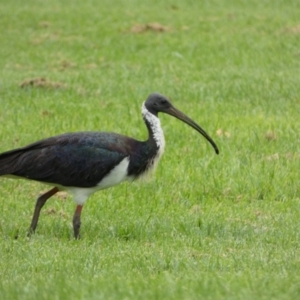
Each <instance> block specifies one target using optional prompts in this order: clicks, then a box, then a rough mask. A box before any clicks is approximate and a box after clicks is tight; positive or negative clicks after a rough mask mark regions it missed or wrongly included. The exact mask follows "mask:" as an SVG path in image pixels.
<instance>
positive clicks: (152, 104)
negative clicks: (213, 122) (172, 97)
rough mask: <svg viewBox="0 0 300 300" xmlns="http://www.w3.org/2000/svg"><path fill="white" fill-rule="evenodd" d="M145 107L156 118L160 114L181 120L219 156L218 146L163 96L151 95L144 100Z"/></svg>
mask: <svg viewBox="0 0 300 300" xmlns="http://www.w3.org/2000/svg"><path fill="white" fill-rule="evenodd" d="M145 106H146V108H147V109H148V111H149V112H151V113H152V114H153V115H155V116H157V115H158V113H159V112H162V113H165V114H168V115H171V116H173V117H175V118H177V119H179V120H181V121H182V122H184V123H186V124H188V125H189V126H191V127H192V128H194V129H195V130H197V131H198V132H199V133H201V134H202V135H203V136H204V137H205V138H206V139H207V140H208V141H209V143H210V144H211V145H212V147H213V148H214V149H215V152H216V154H219V149H218V146H217V145H216V143H215V142H214V141H213V139H212V138H211V137H210V136H209V135H208V134H207V133H206V131H205V130H204V129H203V128H202V127H201V126H199V125H198V124H197V123H196V122H195V121H193V120H192V119H191V118H189V117H188V116H187V115H185V114H184V113H183V112H181V111H180V110H179V109H177V108H176V107H174V106H173V105H172V103H171V102H170V101H169V100H168V99H167V98H166V97H165V96H163V95H160V94H158V93H153V94H151V95H150V96H149V97H148V99H147V100H146V102H145Z"/></svg>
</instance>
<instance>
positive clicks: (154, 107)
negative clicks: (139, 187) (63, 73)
mask: <svg viewBox="0 0 300 300" xmlns="http://www.w3.org/2000/svg"><path fill="white" fill-rule="evenodd" d="M159 113H165V114H168V115H171V116H173V117H175V118H177V119H179V120H181V121H182V122H184V123H186V124H188V125H189V126H191V127H192V128H193V129H195V130H196V131H198V132H199V133H200V134H202V135H203V136H204V137H205V138H206V139H207V140H208V142H209V143H210V144H211V145H212V147H213V148H214V150H215V152H216V154H219V149H218V147H217V145H216V143H215V142H214V141H213V140H212V138H211V137H210V136H209V135H208V134H207V133H206V132H205V131H204V129H202V128H201V127H200V126H199V125H198V124H197V123H196V122H194V121H193V120H192V119H191V118H189V117H188V116H187V115H185V114H184V113H182V112H181V111H180V110H178V109H177V108H175V107H174V106H173V105H172V103H171V102H170V100H169V99H168V98H167V97H165V96H163V95H161V94H159V93H152V94H150V95H149V96H148V97H147V99H146V100H145V101H144V102H143V104H142V117H143V120H144V123H145V124H146V127H147V130H148V139H147V140H146V141H139V140H136V139H133V138H131V137H127V136H125V135H121V134H118V133H113V132H96V131H95V132H93V131H91V132H89V131H87V132H71V133H64V134H60V135H57V136H53V137H49V138H46V139H42V140H39V141H37V142H34V143H32V144H29V145H27V146H25V147H22V148H17V149H13V150H10V151H6V152H3V153H1V154H0V177H10V178H16V179H20V178H21V179H29V180H34V181H38V182H41V183H44V184H47V185H50V186H51V189H50V190H49V191H47V192H46V193H43V194H42V195H40V196H39V197H38V198H37V200H36V204H35V208H34V212H33V216H32V220H31V224H30V227H29V230H28V236H30V235H31V234H32V233H34V232H35V230H36V227H37V224H38V220H39V216H40V212H41V209H42V207H43V206H44V205H45V203H46V202H47V200H48V199H49V198H50V197H52V196H53V195H55V194H56V193H57V192H59V191H67V192H69V193H70V194H72V195H73V200H74V202H75V204H76V209H75V212H74V214H73V220H72V223H73V231H74V238H75V239H79V238H80V227H81V212H82V208H83V205H84V204H85V202H86V200H87V199H88V198H89V196H91V195H92V194H93V193H95V192H97V191H99V190H102V189H106V188H109V187H112V186H114V185H117V184H119V183H121V182H123V181H133V180H136V179H138V178H139V177H141V176H144V175H145V174H147V173H149V172H150V171H151V170H154V169H155V168H156V166H157V164H158V162H159V160H160V158H161V156H162V154H163V152H164V147H165V138H164V133H163V130H162V128H161V123H160V120H159V118H158V114H159Z"/></svg>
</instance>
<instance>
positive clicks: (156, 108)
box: [145, 93, 172, 116]
mask: <svg viewBox="0 0 300 300" xmlns="http://www.w3.org/2000/svg"><path fill="white" fill-rule="evenodd" d="M145 106H146V108H147V110H148V111H149V112H151V113H152V114H154V115H155V116H157V114H158V113H159V112H164V113H167V111H168V109H170V107H171V106H172V104H171V102H170V101H169V100H168V99H167V98H166V97H165V96H163V95H161V94H158V93H153V94H151V95H149V97H148V98H147V100H146V102H145Z"/></svg>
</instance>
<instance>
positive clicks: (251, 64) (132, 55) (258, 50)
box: [0, 0, 300, 300]
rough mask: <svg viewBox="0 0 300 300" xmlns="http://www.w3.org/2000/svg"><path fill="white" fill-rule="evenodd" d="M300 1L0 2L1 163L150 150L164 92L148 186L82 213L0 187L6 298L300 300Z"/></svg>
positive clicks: (27, 186) (68, 202)
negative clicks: (107, 135) (63, 140)
mask: <svg viewBox="0 0 300 300" xmlns="http://www.w3.org/2000/svg"><path fill="white" fill-rule="evenodd" d="M299 11H300V7H299V3H298V1H296V0H285V1H282V0H273V1H271V0H249V1H243V0H240V1H234V0H218V1H217V0H214V1H204V0H203V1H202V0H201V1H191V0H181V1H180V0H172V1H171V0H166V1H150V0H147V1H137V0H127V1H122V0H115V1H109V0H102V1H96V0H87V1H70V0H60V1H59V0H49V1H41V0H28V1H21V0H15V1H8V0H2V1H1V3H0V26H1V29H2V30H1V31H0V45H1V47H0V107H1V109H0V122H1V127H0V152H4V151H7V150H10V149H12V148H17V147H21V146H24V145H26V144H29V143H31V142H34V141H36V140H38V139H42V138H45V137H49V136H53V135H56V134H60V133H64V132H73V131H114V132H119V133H122V134H125V135H128V136H131V137H134V138H137V139H140V140H145V139H146V138H147V131H146V127H145V125H144V124H143V121H142V118H141V104H142V102H143V101H144V100H145V99H146V98H147V96H148V95H149V94H150V93H151V92H155V91H157V92H160V93H162V94H164V95H166V96H167V97H169V98H170V99H171V100H172V103H173V104H174V105H175V106H176V107H177V108H179V109H180V110H182V111H183V112H184V113H185V114H187V115H188V116H190V117H191V118H192V119H193V120H195V121H196V122H197V123H199V124H200V125H201V126H202V127H203V128H204V129H205V130H206V131H207V132H208V133H209V134H210V135H211V136H212V138H213V139H214V140H215V142H216V143H217V145H218V146H219V148H220V154H219V155H215V153H214V151H213V149H212V148H211V146H210V145H209V144H208V143H207V141H205V139H203V137H202V136H200V135H199V134H198V133H197V132H196V131H194V130H192V129H191V128H190V127H188V126H186V125H185V124H183V123H181V122H179V121H178V120H176V119H174V118H171V117H170V116H167V115H160V119H161V122H162V126H163V129H164V132H165V137H166V149H165V154H164V156H163V159H162V161H161V162H160V164H159V166H158V169H157V171H156V173H155V175H153V176H152V177H150V178H149V179H147V180H145V181H141V182H140V181H137V182H133V183H123V184H121V185H119V186H116V187H114V188H111V189H107V190H104V191H101V192H98V193H96V194H94V195H93V196H92V197H91V198H90V199H89V200H88V201H87V203H86V205H85V206H84V208H83V212H82V228H81V235H82V238H81V239H80V240H74V239H73V230H72V215H73V212H74V209H75V204H74V203H73V201H72V198H71V197H70V196H67V195H66V194H64V193H61V194H59V195H58V196H54V197H53V198H51V200H49V202H48V203H47V204H46V206H45V207H44V209H43V210H42V214H41V217H40V222H39V226H38V228H37V232H36V234H34V235H33V236H32V237H31V238H28V237H27V230H28V227H29V224H30V220H31V216H32V213H33V209H34V205H35V200H36V197H37V196H38V195H39V193H41V192H42V191H46V190H47V188H48V187H47V186H45V185H42V184H40V183H36V182H32V181H25V180H12V179H8V178H1V181H0V190H1V193H0V210H1V211H2V214H1V220H0V239H1V243H0V253H1V258H0V298H1V299H206V300H209V299H211V300H219V299H243V300H250V299H251V300H252V299H298V298H299V297H300V271H299V270H300V233H299V226H300V203H299V200H300V184H299V169H300V118H299V111H300V96H299V95H300V20H299Z"/></svg>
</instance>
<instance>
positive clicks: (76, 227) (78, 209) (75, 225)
mask: <svg viewBox="0 0 300 300" xmlns="http://www.w3.org/2000/svg"><path fill="white" fill-rule="evenodd" d="M82 207H83V206H82V205H80V204H78V205H77V206H76V209H75V213H74V216H73V229H74V237H75V239H80V232H79V231H80V225H81V221H80V216H81V211H82Z"/></svg>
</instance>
